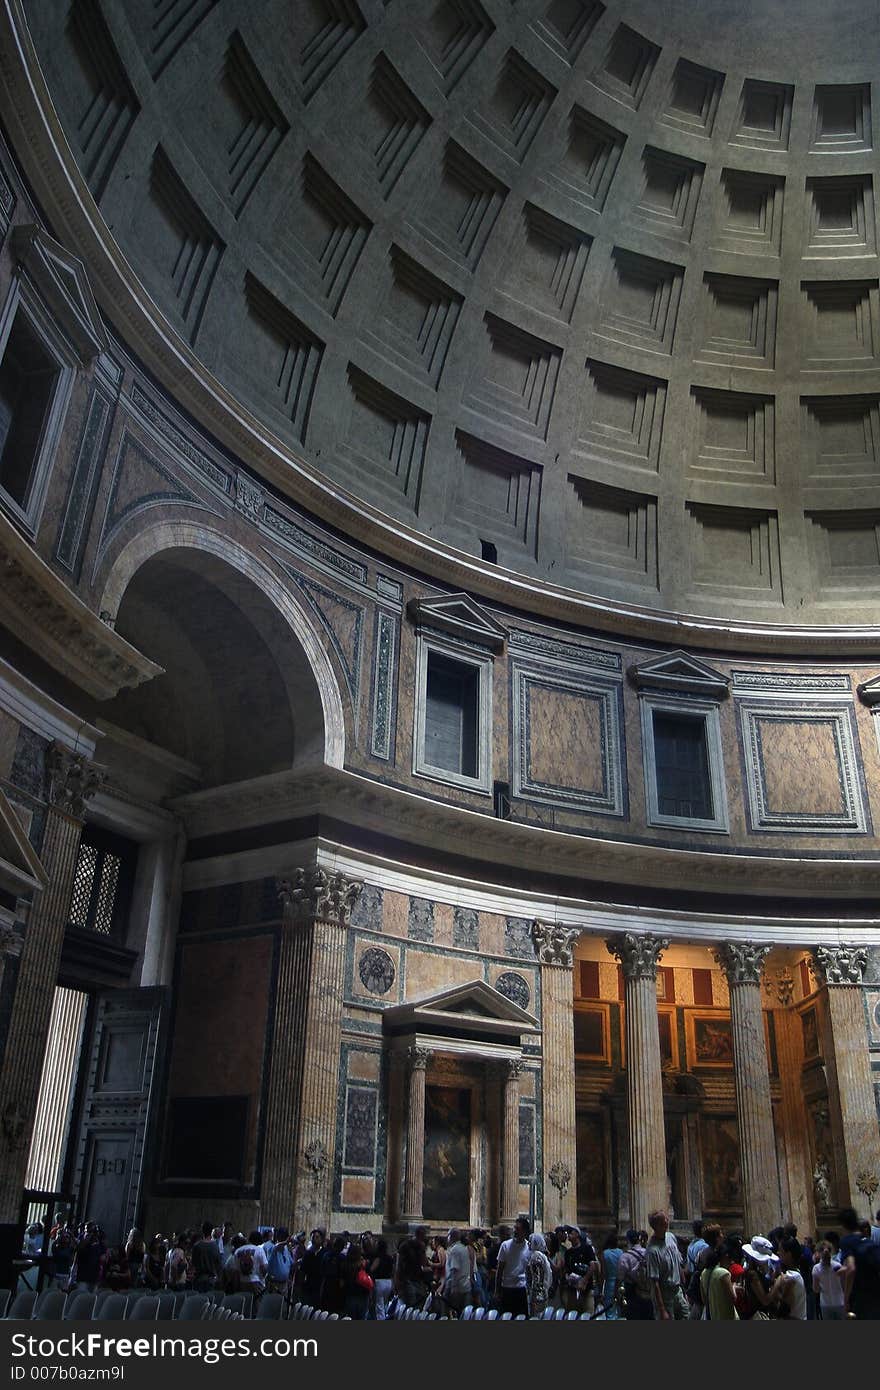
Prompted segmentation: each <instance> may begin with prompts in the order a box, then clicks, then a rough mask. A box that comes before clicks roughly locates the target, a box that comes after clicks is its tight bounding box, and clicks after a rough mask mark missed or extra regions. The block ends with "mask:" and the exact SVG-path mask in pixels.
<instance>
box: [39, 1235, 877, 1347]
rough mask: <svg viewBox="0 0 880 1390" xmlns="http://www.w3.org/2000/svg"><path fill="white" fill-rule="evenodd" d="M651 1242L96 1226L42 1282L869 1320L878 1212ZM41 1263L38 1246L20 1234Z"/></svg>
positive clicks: (375, 1306) (347, 1303)
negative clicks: (746, 1233) (108, 1237)
mask: <svg viewBox="0 0 880 1390" xmlns="http://www.w3.org/2000/svg"><path fill="white" fill-rule="evenodd" d="M648 1224H649V1226H650V1230H649V1231H638V1230H629V1231H627V1232H626V1234H625V1235H621V1234H619V1233H618V1232H617V1231H612V1232H611V1233H610V1234H608V1235H607V1236H606V1237H605V1238H604V1240H602V1241H601V1242H595V1243H594V1242H593V1241H592V1240H591V1238H590V1236H589V1234H588V1233H587V1231H586V1230H584V1229H583V1228H582V1227H578V1226H557V1227H556V1229H555V1230H553V1231H546V1232H544V1233H543V1234H542V1233H540V1232H535V1231H532V1230H531V1227H530V1225H529V1222H528V1221H527V1220H526V1218H525V1217H520V1218H519V1219H518V1220H517V1221H516V1223H515V1225H514V1227H513V1229H512V1230H511V1229H510V1228H508V1227H506V1226H499V1227H498V1228H497V1230H495V1231H494V1232H493V1231H488V1230H476V1229H475V1230H466V1229H459V1228H453V1229H452V1230H450V1231H448V1233H447V1234H446V1235H445V1236H442V1235H433V1236H431V1235H430V1234H429V1231H428V1228H427V1227H419V1228H417V1229H415V1230H414V1231H412V1232H411V1233H409V1234H408V1235H406V1236H405V1237H403V1239H401V1240H400V1242H399V1244H397V1246H396V1248H392V1246H391V1244H390V1243H389V1241H388V1240H387V1239H386V1238H385V1237H384V1236H377V1235H373V1234H372V1233H370V1232H366V1233H363V1234H359V1235H351V1234H349V1233H347V1232H346V1233H343V1234H340V1235H330V1236H328V1234H327V1232H326V1231H325V1230H323V1229H321V1228H316V1229H315V1230H313V1231H311V1232H309V1233H308V1235H307V1234H306V1232H305V1231H299V1232H297V1233H295V1234H294V1235H291V1234H290V1233H289V1231H288V1230H287V1229H286V1228H285V1227H283V1226H279V1227H277V1228H275V1229H268V1228H261V1229H259V1230H253V1231H251V1232H250V1233H249V1234H248V1235H247V1236H245V1235H244V1234H243V1233H242V1232H236V1231H234V1229H233V1227H232V1225H231V1224H230V1223H227V1224H226V1225H224V1226H214V1225H212V1224H211V1223H210V1222H205V1223H204V1224H203V1225H202V1227H201V1231H200V1232H199V1231H183V1232H178V1233H175V1234H173V1235H171V1236H170V1237H169V1238H167V1239H166V1238H165V1236H163V1235H155V1236H153V1237H152V1238H151V1239H150V1240H149V1241H145V1239H144V1237H143V1236H142V1234H141V1233H140V1232H139V1231H137V1230H132V1231H131V1232H130V1233H129V1236H128V1240H127V1241H126V1242H125V1244H124V1245H120V1246H118V1247H114V1246H109V1245H108V1244H107V1242H106V1241H105V1239H104V1235H103V1232H102V1231H101V1229H100V1228H99V1227H98V1226H97V1225H96V1223H95V1222H92V1221H87V1222H84V1223H83V1224H82V1225H81V1226H79V1227H74V1226H73V1224H72V1223H70V1222H67V1221H61V1222H59V1223H58V1224H57V1225H56V1226H55V1227H54V1228H53V1229H52V1230H51V1232H50V1233H49V1241H48V1242H47V1247H48V1249H49V1250H50V1251H51V1264H50V1269H51V1272H52V1274H53V1277H54V1280H55V1282H56V1284H57V1285H58V1286H59V1287H61V1288H65V1289H74V1288H83V1289H90V1290H94V1289H96V1288H98V1287H103V1288H110V1289H113V1290H115V1291H117V1292H127V1291H129V1290H140V1291H144V1292H147V1293H150V1292H155V1291H158V1290H160V1289H171V1290H173V1291H175V1292H182V1291H185V1290H192V1291H193V1292H196V1293H207V1292H210V1291H211V1290H215V1289H219V1290H222V1291H223V1292H224V1293H249V1294H251V1295H252V1297H253V1303H254V1305H256V1304H258V1302H259V1299H260V1298H261V1297H262V1295H263V1294H264V1293H265V1292H267V1291H271V1292H275V1293H280V1294H282V1295H284V1297H285V1298H286V1299H287V1300H288V1301H289V1303H291V1304H292V1303H294V1302H302V1303H307V1304H310V1305H311V1306H312V1307H314V1308H320V1309H323V1310H326V1311H327V1312H329V1313H337V1314H339V1315H340V1316H342V1317H349V1318H353V1319H370V1318H374V1319H377V1320H380V1321H381V1320H386V1319H388V1318H390V1317H393V1316H394V1313H395V1310H396V1308H397V1305H398V1304H405V1305H406V1306H408V1307H417V1308H419V1309H429V1310H431V1311H434V1312H436V1313H437V1314H438V1315H440V1316H446V1317H459V1316H461V1315H462V1314H463V1312H464V1310H465V1308H467V1307H468V1306H473V1307H482V1308H490V1307H495V1308H497V1309H498V1310H499V1312H501V1313H510V1314H512V1315H513V1316H517V1315H523V1316H526V1317H532V1318H535V1317H543V1316H545V1315H547V1312H548V1310H551V1311H552V1310H560V1309H561V1310H563V1311H564V1312H566V1313H571V1312H576V1313H578V1314H584V1313H585V1314H587V1316H588V1317H592V1318H604V1319H607V1320H609V1321H610V1320H616V1319H620V1318H626V1319H628V1320H635V1321H638V1320H646V1319H657V1320H661V1321H665V1320H670V1319H675V1320H678V1319H685V1318H700V1319H709V1320H713V1321H733V1320H740V1319H742V1320H756V1319H757V1320H763V1319H766V1318H789V1319H793V1320H795V1321H806V1320H810V1319H814V1318H818V1319H822V1320H827V1321H837V1320H840V1319H843V1318H847V1317H852V1318H860V1319H866V1318H867V1319H880V1211H878V1212H877V1216H876V1224H875V1225H873V1226H872V1225H871V1223H870V1222H866V1221H865V1222H863V1221H860V1219H859V1217H858V1216H857V1214H856V1212H855V1211H853V1210H852V1209H851V1208H846V1209H844V1210H843V1211H841V1212H840V1215H839V1225H840V1227H841V1228H842V1230H843V1234H842V1235H840V1234H839V1233H838V1232H837V1231H827V1232H826V1233H825V1234H824V1235H823V1236H822V1237H821V1238H819V1237H816V1238H813V1237H809V1236H806V1237H804V1238H803V1239H801V1238H799V1236H798V1231H797V1227H796V1226H794V1225H786V1226H780V1227H777V1228H776V1229H775V1230H772V1231H769V1232H768V1233H767V1234H766V1235H763V1234H759V1235H754V1236H752V1237H751V1239H750V1240H748V1241H745V1240H743V1238H742V1237H741V1236H739V1235H737V1234H734V1233H732V1232H725V1231H723V1230H722V1228H721V1226H720V1225H719V1224H718V1223H717V1222H701V1221H695V1222H694V1223H693V1234H692V1237H691V1238H690V1239H689V1240H687V1239H684V1238H683V1237H681V1236H676V1235H674V1234H673V1233H672V1232H671V1231H670V1229H669V1221H668V1218H667V1214H666V1213H665V1212H663V1211H655V1212H652V1213H651V1215H650V1217H649V1219H648ZM29 1238H30V1239H31V1240H32V1242H33V1243H34V1244H35V1249H34V1253H40V1252H41V1250H42V1245H43V1242H44V1239H45V1237H44V1233H43V1231H42V1229H41V1228H40V1227H34V1228H32V1229H31V1232H29Z"/></svg>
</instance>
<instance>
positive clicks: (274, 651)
mask: <svg viewBox="0 0 880 1390" xmlns="http://www.w3.org/2000/svg"><path fill="white" fill-rule="evenodd" d="M101 609H102V611H103V612H104V613H106V614H107V615H108V616H110V617H112V619H113V621H114V624H115V627H116V630H117V631H118V632H120V633H121V634H122V635H124V636H126V637H127V638H128V639H129V640H131V641H132V642H133V643H135V645H137V646H138V648H139V649H140V650H143V651H147V652H150V653H151V654H152V656H153V659H154V660H156V661H157V662H159V663H160V664H161V665H162V666H163V668H164V671H165V674H164V675H162V676H159V677H157V678H155V679H154V680H153V681H151V682H150V683H149V684H147V685H144V686H142V687H139V688H138V689H137V690H126V691H123V692H121V693H120V695H118V696H117V697H116V699H115V700H113V701H112V703H111V704H109V705H107V706H105V707H104V711H103V712H104V713H105V714H106V717H107V719H108V720H110V721H112V722H113V723H115V724H117V725H119V726H121V727H122V728H124V729H127V730H128V731H129V732H130V733H132V734H135V735H137V736H138V737H140V738H144V739H146V740H147V741H149V742H151V743H154V744H158V745H159V746H160V747H162V748H164V749H166V750H167V751H168V752H169V753H172V754H174V755H175V756H176V757H179V758H182V759H185V760H186V761H187V762H189V763H192V764H195V765H196V766H197V767H198V768H199V769H200V773H201V778H200V780H201V782H202V785H203V786H204V787H208V786H216V785H221V784H225V783H229V782H237V781H243V780H247V779H249V778H252V777H258V776H261V775H265V774H270V773H275V772H282V771H285V770H287V769H290V768H292V767H294V766H296V767H305V766H315V765H318V764H320V763H325V764H329V765H331V766H333V767H341V766H342V764H343V760H344V752H345V728H344V714H343V707H342V700H341V697H340V693H339V687H338V685H337V682H336V679H335V676H334V674H333V671H332V668H331V666H330V662H329V660H328V657H327V655H326V653H325V651H324V649H323V647H322V646H321V644H320V642H319V641H318V639H317V637H316V635H315V632H314V629H313V628H312V626H311V623H310V622H309V620H308V618H307V617H306V614H305V613H304V611H303V609H302V608H301V606H300V605H299V603H298V602H297V601H296V599H295V598H294V597H293V595H292V594H291V592H290V591H289V589H288V588H286V587H285V586H284V585H283V584H282V583H281V582H280V581H279V579H278V578H277V577H276V576H275V575H274V574H273V573H272V571H271V570H270V569H269V568H268V567H267V566H266V565H264V564H262V563H261V562H260V561H259V560H256V559H255V558H254V557H253V556H252V555H250V554H249V553H248V552H247V551H245V550H244V549H242V548H241V547H240V546H238V545H236V544H235V543H234V542H232V541H230V540H228V539H227V538H226V537H224V536H222V535H220V534H219V533H217V532H214V531H212V530H210V529H209V528H207V527H204V526H198V525H192V524H183V525H182V524H180V523H173V524H171V523H160V524H159V525H157V526H153V527H149V528H146V529H145V530H144V531H142V532H141V533H140V534H139V535H138V536H136V537H135V538H134V539H133V540H132V541H131V542H129V544H128V545H127V546H126V547H125V548H124V549H123V550H122V552H121V553H120V555H119V556H118V557H117V559H116V562H115V564H114V566H113V569H112V571H111V573H110V575H109V576H108V579H107V582H106V584H105V587H104V592H103V595H102V599H101Z"/></svg>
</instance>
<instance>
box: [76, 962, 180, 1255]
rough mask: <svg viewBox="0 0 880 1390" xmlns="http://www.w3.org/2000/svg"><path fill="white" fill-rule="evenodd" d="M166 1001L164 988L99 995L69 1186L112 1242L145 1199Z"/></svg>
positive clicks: (121, 1235)
mask: <svg viewBox="0 0 880 1390" xmlns="http://www.w3.org/2000/svg"><path fill="white" fill-rule="evenodd" d="M162 1003H163V991H162V990H160V989H126V990H108V991H107V993H105V994H100V995H98V996H97V998H96V1000H95V1008H94V1011H93V1019H94V1022H93V1025H92V1031H91V1043H90V1047H89V1049H88V1051H87V1052H86V1053H85V1057H84V1061H85V1065H86V1066H87V1073H86V1076H85V1078H84V1083H83V1091H82V1104H81V1108H80V1119H79V1133H78V1136H77V1144H76V1150H75V1161H74V1170H73V1181H72V1192H73V1200H74V1205H75V1209H76V1211H77V1212H78V1213H79V1215H80V1216H81V1217H83V1218H84V1219H86V1220H89V1221H97V1222H98V1223H99V1225H101V1226H102V1227H103V1229H104V1231H105V1233H106V1237H107V1240H108V1241H109V1242H111V1243H113V1242H118V1241H120V1240H123V1239H124V1238H125V1235H126V1234H127V1232H128V1230H129V1228H130V1227H131V1226H133V1225H134V1224H135V1218H136V1214H137V1210H138V1207H139V1204H140V1196H141V1185H142V1181H143V1177H144V1148H145V1143H146V1140H147V1125H148V1121H149V1115H150V1102H151V1099H152V1095H153V1090H154V1073H155V1064H156V1047H157V1041H158V1035H159V1023H160V1018H161V1011H162Z"/></svg>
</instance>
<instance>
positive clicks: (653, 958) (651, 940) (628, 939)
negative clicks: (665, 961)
mask: <svg viewBox="0 0 880 1390" xmlns="http://www.w3.org/2000/svg"><path fill="white" fill-rule="evenodd" d="M606 944H607V946H608V950H609V951H610V952H611V954H612V956H614V957H615V958H616V959H617V960H618V961H619V962H620V965H621V968H622V970H623V973H624V976H625V977H626V979H628V980H656V978H657V964H658V962H659V960H660V957H661V955H662V954H663V952H664V951H665V950H666V949H667V947H668V945H669V937H668V936H654V935H653V934H652V933H651V932H644V933H643V934H641V935H639V936H637V935H636V934H635V932H629V931H627V932H621V933H620V935H619V936H612V937H610V938H609V940H608V941H607V943H606Z"/></svg>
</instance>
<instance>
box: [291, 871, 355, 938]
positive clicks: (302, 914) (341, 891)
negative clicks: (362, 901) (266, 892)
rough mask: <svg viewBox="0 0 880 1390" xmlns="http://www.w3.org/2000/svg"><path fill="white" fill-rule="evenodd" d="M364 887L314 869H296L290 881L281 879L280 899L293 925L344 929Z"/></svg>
mask: <svg viewBox="0 0 880 1390" xmlns="http://www.w3.org/2000/svg"><path fill="white" fill-rule="evenodd" d="M363 886H364V885H363V883H362V882H361V880H360V879H355V878H347V877H346V875H345V874H343V873H340V872H339V871H338V870H330V869H323V868H321V866H320V865H315V866H314V867H312V868H308V869H295V870H294V872H293V873H292V874H291V876H290V878H286V879H282V880H281V881H280V882H279V884H278V896H279V897H280V899H281V901H282V903H283V904H284V906H285V907H286V908H288V910H289V911H290V914H291V916H292V917H293V920H294V921H309V920H314V919H317V920H318V921H320V922H332V923H335V924H336V926H339V927H345V926H347V925H348V918H349V915H350V913H351V911H352V908H353V907H354V905H355V903H356V902H357V900H358V898H359V897H360V895H361V890H362V889H363Z"/></svg>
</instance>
